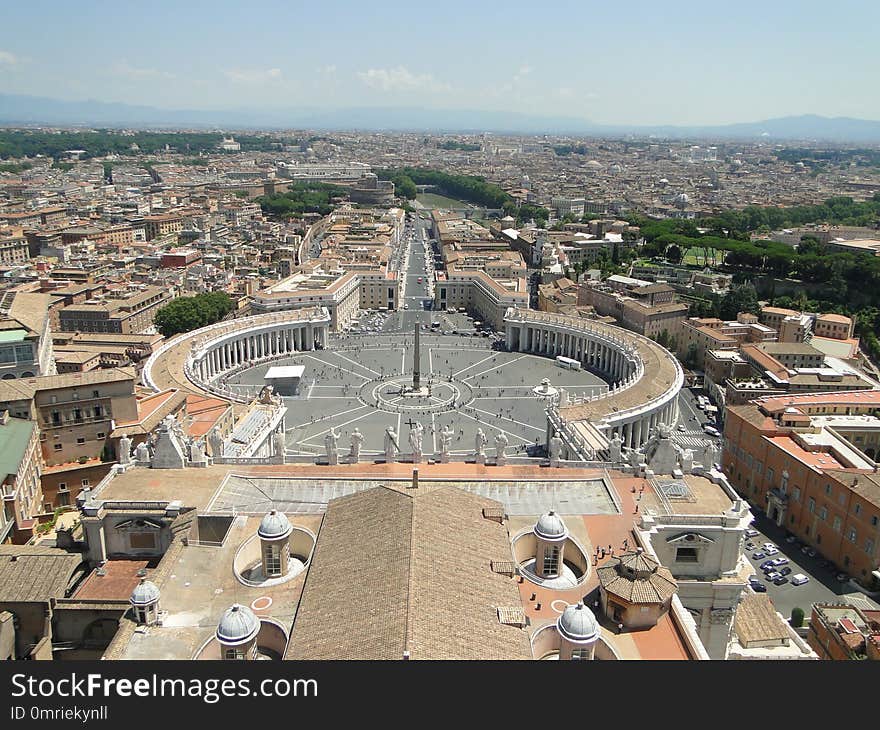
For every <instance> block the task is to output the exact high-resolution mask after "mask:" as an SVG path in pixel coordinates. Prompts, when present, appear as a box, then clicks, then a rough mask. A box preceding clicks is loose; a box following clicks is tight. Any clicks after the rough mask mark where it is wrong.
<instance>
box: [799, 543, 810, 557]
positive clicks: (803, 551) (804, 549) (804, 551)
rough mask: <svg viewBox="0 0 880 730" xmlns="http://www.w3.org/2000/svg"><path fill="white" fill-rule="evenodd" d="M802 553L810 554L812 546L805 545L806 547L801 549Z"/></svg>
mask: <svg viewBox="0 0 880 730" xmlns="http://www.w3.org/2000/svg"><path fill="white" fill-rule="evenodd" d="M801 552H802V553H803V554H804V555H806V554H807V553H808V552H810V546H809V545H804V546H803V547H802V548H801Z"/></svg>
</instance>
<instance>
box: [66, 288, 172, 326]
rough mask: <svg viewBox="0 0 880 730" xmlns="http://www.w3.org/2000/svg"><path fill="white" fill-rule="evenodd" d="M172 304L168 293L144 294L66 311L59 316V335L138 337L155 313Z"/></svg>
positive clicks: (152, 290)
mask: <svg viewBox="0 0 880 730" xmlns="http://www.w3.org/2000/svg"><path fill="white" fill-rule="evenodd" d="M170 300H171V294H170V293H169V291H168V290H167V289H163V288H160V287H148V288H147V289H145V290H144V291H137V292H134V293H128V294H126V295H123V296H120V297H118V298H116V297H110V296H107V297H105V298H104V299H103V300H101V301H89V302H84V303H83V304H74V305H72V306H69V307H65V308H64V309H62V310H61V311H60V313H59V326H60V329H61V331H62V332H107V333H113V332H115V333H119V334H125V335H130V334H138V333H140V332H143V331H144V330H146V329H148V328H149V327H151V326H152V325H153V320H154V318H155V316H156V312H158V311H159V309H160V308H161V307H163V306H164V305H165V304H167V303H168V302H169V301H170Z"/></svg>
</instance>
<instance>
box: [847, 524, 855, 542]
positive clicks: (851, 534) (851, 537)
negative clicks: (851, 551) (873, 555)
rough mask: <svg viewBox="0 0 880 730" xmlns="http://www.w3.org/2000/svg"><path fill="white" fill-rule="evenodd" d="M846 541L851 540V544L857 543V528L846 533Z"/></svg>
mask: <svg viewBox="0 0 880 730" xmlns="http://www.w3.org/2000/svg"><path fill="white" fill-rule="evenodd" d="M846 539H847V540H849V541H850V542H855V541H856V528H855V527H850V528H849V532H848V533H846Z"/></svg>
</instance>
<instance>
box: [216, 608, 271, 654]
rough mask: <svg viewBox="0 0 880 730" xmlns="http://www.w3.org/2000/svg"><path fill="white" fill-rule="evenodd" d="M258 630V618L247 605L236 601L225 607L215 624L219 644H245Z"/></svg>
mask: <svg viewBox="0 0 880 730" xmlns="http://www.w3.org/2000/svg"><path fill="white" fill-rule="evenodd" d="M259 630H260V620H259V619H258V618H257V617H256V616H255V615H254V612H253V611H251V610H250V609H249V608H248V607H247V606H241V605H239V604H238V603H235V604H233V605H232V606H230V607H229V608H227V609H226V612H225V613H224V614H223V616H222V618H221V619H220V623H219V625H218V626H217V641H219V642H220V643H221V644H245V643H247V642H248V641H250V640H251V639H253V638H254V637H255V636H256V635H257V632H258V631H259Z"/></svg>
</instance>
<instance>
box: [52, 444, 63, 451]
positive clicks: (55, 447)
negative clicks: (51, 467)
mask: <svg viewBox="0 0 880 730" xmlns="http://www.w3.org/2000/svg"><path fill="white" fill-rule="evenodd" d="M53 446H54V449H55V451H61V448H62V444H54V445H53Z"/></svg>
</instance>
